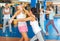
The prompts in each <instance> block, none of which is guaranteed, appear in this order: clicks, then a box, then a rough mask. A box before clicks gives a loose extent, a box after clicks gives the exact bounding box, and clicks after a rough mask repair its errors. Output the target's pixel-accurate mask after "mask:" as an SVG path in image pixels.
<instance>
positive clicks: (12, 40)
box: [0, 37, 60, 41]
mask: <svg viewBox="0 0 60 41" xmlns="http://www.w3.org/2000/svg"><path fill="white" fill-rule="evenodd" d="M0 41H20V38H8V37H0ZM46 41H60V40H46Z"/></svg>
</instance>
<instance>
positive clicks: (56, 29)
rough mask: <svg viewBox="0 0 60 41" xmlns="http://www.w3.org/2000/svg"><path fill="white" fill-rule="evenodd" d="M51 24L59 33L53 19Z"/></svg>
mask: <svg viewBox="0 0 60 41" xmlns="http://www.w3.org/2000/svg"><path fill="white" fill-rule="evenodd" d="M51 24H52V26H53V27H54V29H55V30H56V32H57V33H59V32H58V30H57V29H56V27H55V25H54V21H53V20H51Z"/></svg>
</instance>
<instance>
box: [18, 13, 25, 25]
mask: <svg viewBox="0 0 60 41" xmlns="http://www.w3.org/2000/svg"><path fill="white" fill-rule="evenodd" d="M23 18H26V15H25V14H23V13H22V12H21V13H20V14H19V15H17V19H23ZM23 25H26V22H18V26H23Z"/></svg>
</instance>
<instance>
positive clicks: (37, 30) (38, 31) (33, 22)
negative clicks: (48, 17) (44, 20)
mask: <svg viewBox="0 0 60 41" xmlns="http://www.w3.org/2000/svg"><path fill="white" fill-rule="evenodd" d="M28 11H29V14H30V16H29V17H28V18H23V19H18V20H17V21H18V22H19V21H20V22H23V21H24V22H25V21H30V25H31V26H32V29H33V32H34V33H35V36H34V37H33V38H32V39H31V40H30V41H35V40H36V39H38V40H39V41H44V39H43V37H42V34H41V29H40V27H39V25H38V21H37V20H36V17H35V16H34V15H33V14H32V12H31V11H30V10H28Z"/></svg>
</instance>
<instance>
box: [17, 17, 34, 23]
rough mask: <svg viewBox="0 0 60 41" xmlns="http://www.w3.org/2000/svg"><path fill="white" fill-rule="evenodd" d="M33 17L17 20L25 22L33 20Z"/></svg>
mask: <svg viewBox="0 0 60 41" xmlns="http://www.w3.org/2000/svg"><path fill="white" fill-rule="evenodd" d="M33 20H34V18H33V17H28V18H23V19H18V20H17V21H18V22H26V21H33Z"/></svg>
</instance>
